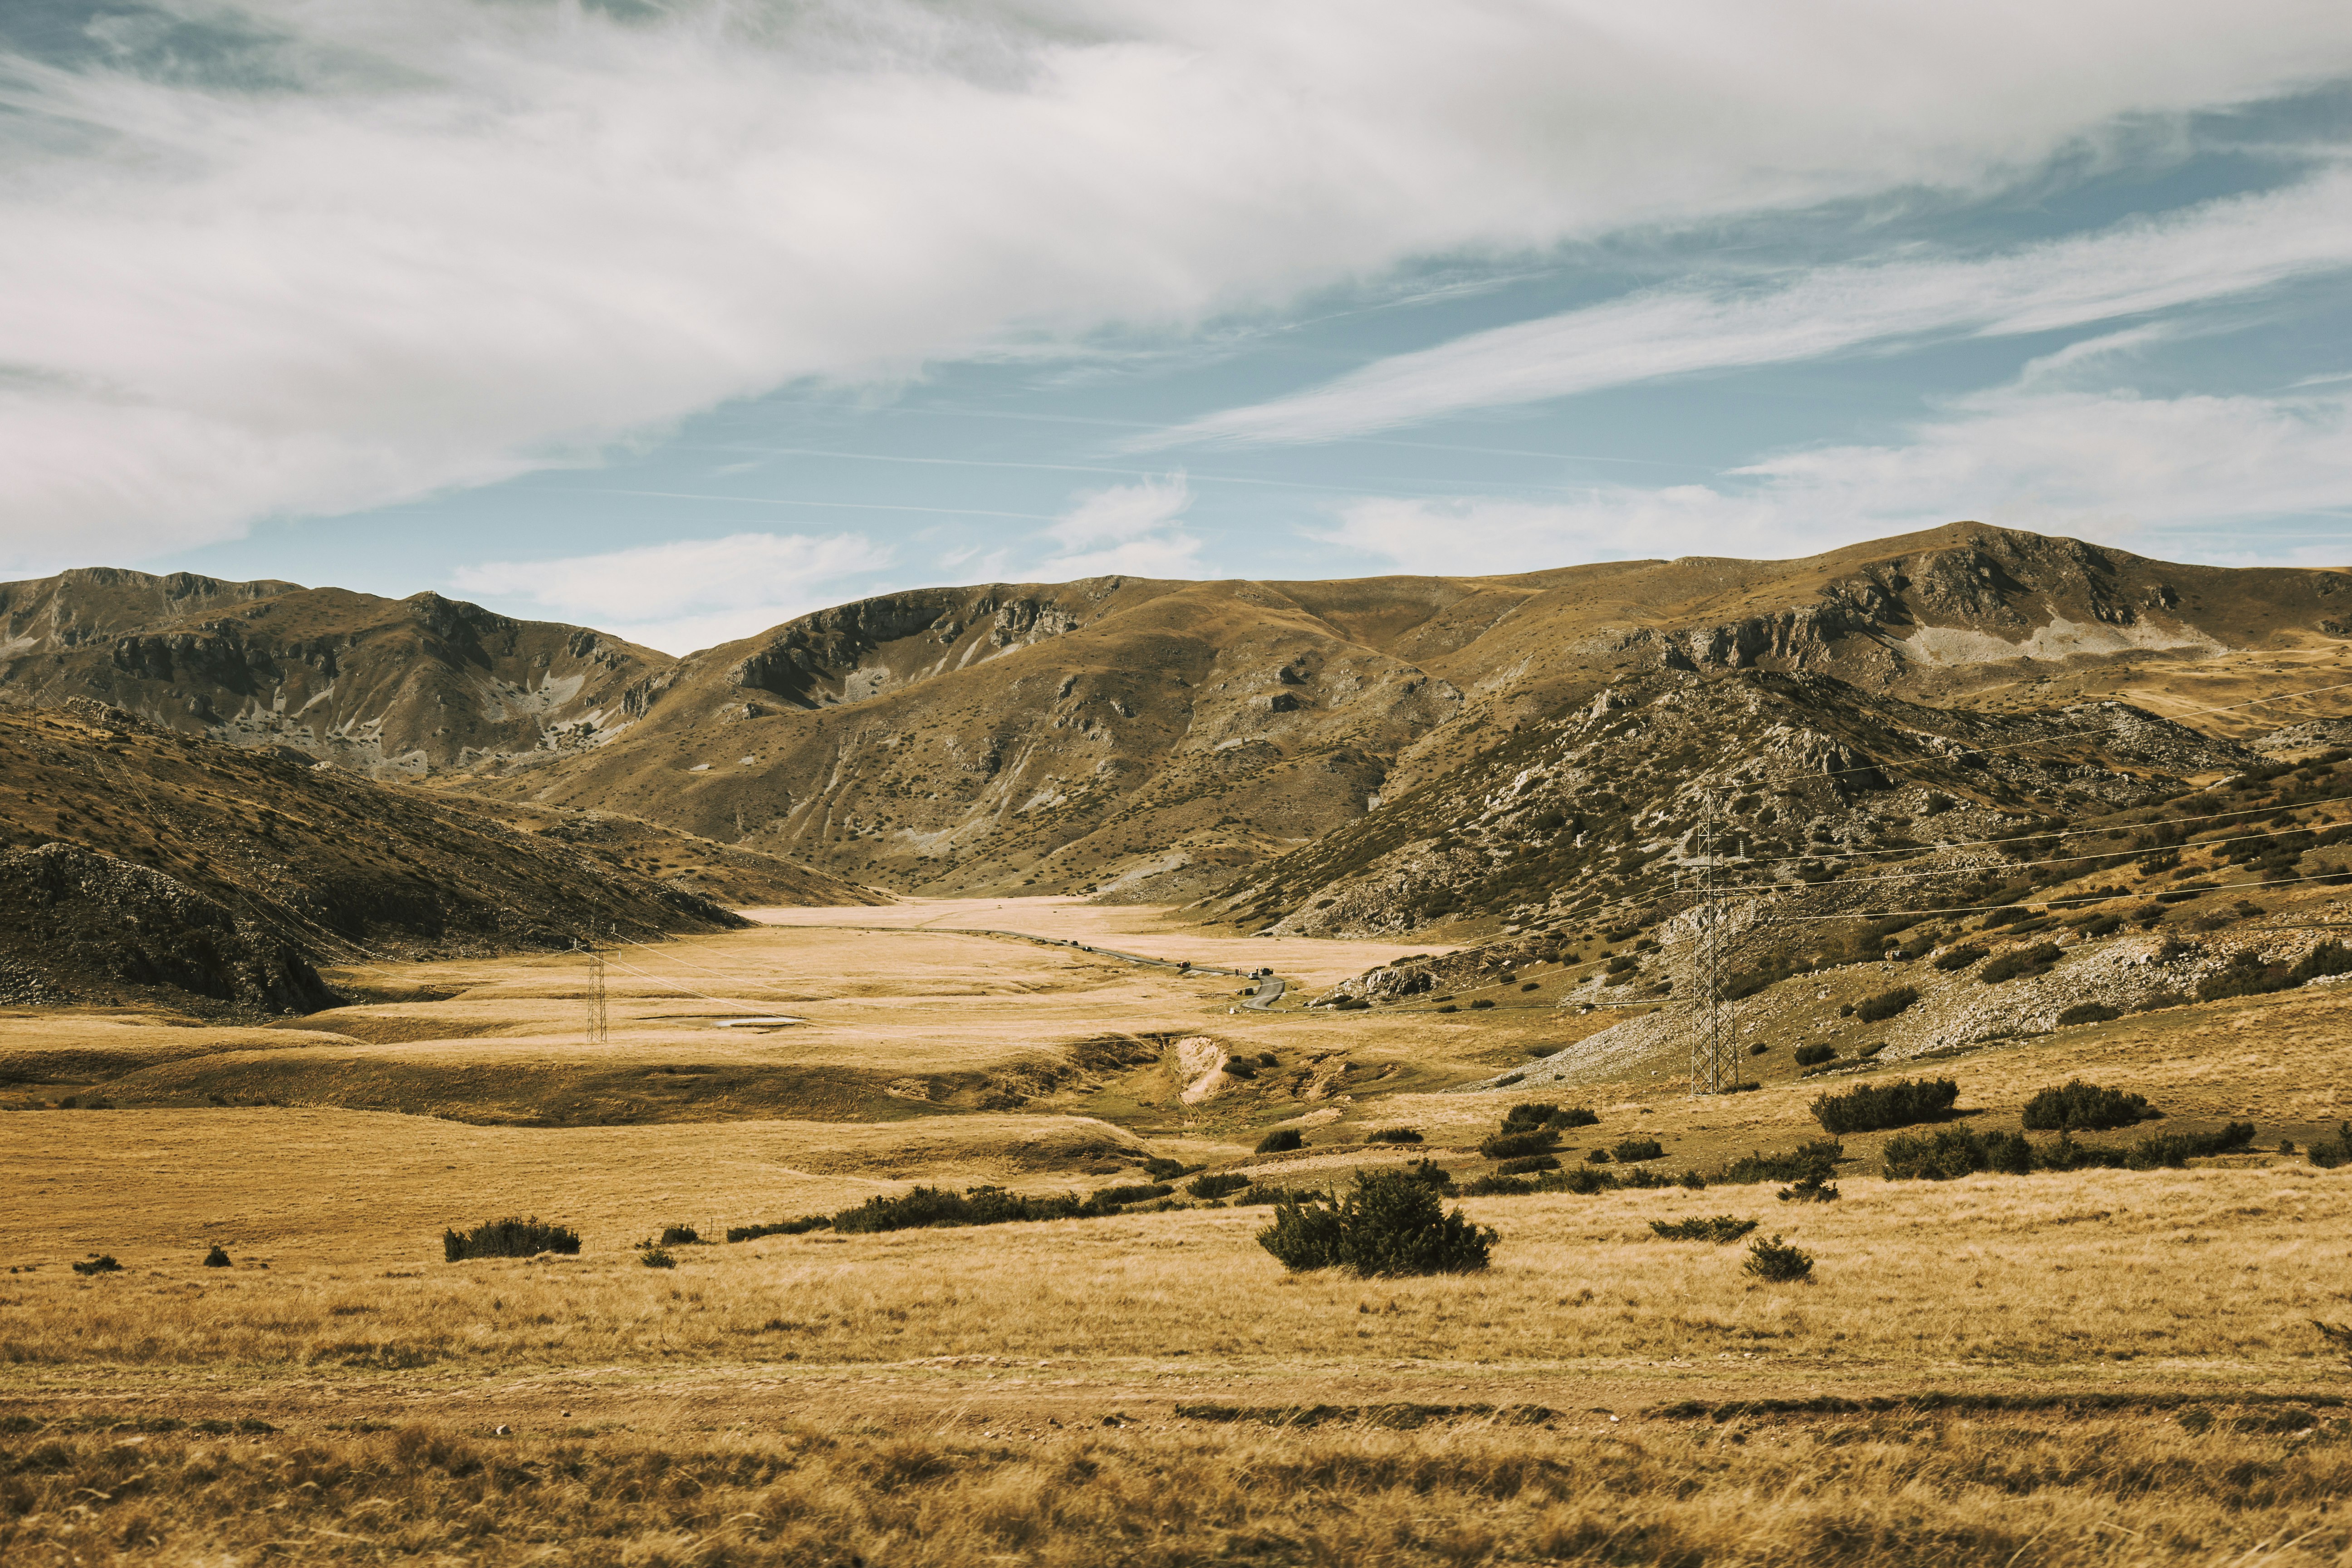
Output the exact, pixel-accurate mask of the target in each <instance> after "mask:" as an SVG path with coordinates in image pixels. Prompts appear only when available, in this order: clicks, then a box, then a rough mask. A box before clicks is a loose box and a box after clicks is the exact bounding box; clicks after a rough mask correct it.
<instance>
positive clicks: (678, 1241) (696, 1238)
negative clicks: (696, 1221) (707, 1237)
mask: <svg viewBox="0 0 2352 1568" xmlns="http://www.w3.org/2000/svg"><path fill="white" fill-rule="evenodd" d="M661 1245H662V1246H664V1247H700V1246H702V1245H704V1243H703V1240H702V1237H701V1235H700V1234H699V1233H698V1232H697V1231H696V1230H695V1228H694V1227H693V1226H690V1225H670V1226H663V1227H662V1233H661Z"/></svg>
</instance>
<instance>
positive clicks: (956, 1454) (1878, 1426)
mask: <svg viewBox="0 0 2352 1568" xmlns="http://www.w3.org/2000/svg"><path fill="white" fill-rule="evenodd" d="M2295 1419H2296V1420H2300V1421H2302V1422H2305V1423H2308V1422H2309V1421H2310V1420H2311V1417H2310V1415H2308V1414H2307V1413H2298V1415H2297V1416H2296V1417H2295ZM2292 1424H2293V1423H2292V1422H2290V1421H2284V1420H2281V1419H2279V1418H2277V1417H2276V1416H2274V1415H2272V1416H2252V1417H2243V1418H2239V1419H2235V1420H2229V1419H2225V1420H2223V1421H2221V1422H2218V1423H2216V1424H2215V1425H2213V1426H2211V1427H2210V1429H2208V1430H2206V1431H2204V1432H2203V1433H2201V1434H2199V1433H2192V1432H2191V1431H2189V1430H2188V1429H2187V1428H2186V1427H2185V1426H2183V1425H2182V1424H2181V1423H2180V1422H2179V1421H2177V1420H2175V1419H2171V1418H2157V1417H2150V1416H2141V1417H2126V1418H2123V1419H2089V1420H2076V1421H2073V1422H2068V1421H2065V1420H2063V1418H2059V1419H2055V1420H2045V1421H2026V1422H2020V1421H2017V1420H1994V1421H1972V1420H1965V1419H1935V1418H1927V1419H1923V1418H1906V1417H1895V1416H1889V1417H1880V1418H1873V1419H1866V1420H1843V1421H1837V1422H1830V1423H1824V1422H1822V1421H1819V1420H1814V1421H1810V1422H1778V1423H1775V1422H1759V1423H1747V1424H1741V1423H1731V1424H1726V1425H1713V1424H1707V1423H1697V1424H1687V1423H1685V1424H1670V1423H1664V1422H1649V1423H1643V1424H1642V1425H1641V1426H1639V1427H1638V1428H1631V1427H1629V1428H1622V1429H1615V1428H1612V1429H1609V1430H1606V1431H1589V1430H1588V1431H1559V1430H1548V1429H1543V1428H1527V1427H1512V1428H1501V1427H1496V1426H1491V1425H1488V1424H1484V1423H1454V1424H1451V1425H1447V1426H1439V1427H1434V1428H1424V1429H1423V1430H1420V1431H1414V1432H1392V1431H1384V1430H1379V1429H1373V1428H1368V1427H1363V1426H1355V1427H1348V1428H1339V1429H1335V1428H1331V1427H1319V1428H1316V1429H1313V1430H1310V1431H1297V1430H1282V1429H1269V1428H1266V1427H1263V1426H1246V1427H1233V1426H1224V1427H1207V1428H1202V1427H1183V1426H1162V1427H1160V1428H1156V1429H1142V1428H1121V1429H1118V1430H1116V1431H1105V1430H1096V1431H1090V1432H1087V1433H1082V1434H1081V1433H1068V1434H1065V1433H1053V1434H1049V1435H1046V1436H1034V1437H1012V1436H1003V1435H999V1436H995V1437H993V1438H985V1437H984V1438H980V1439H978V1440H961V1439H956V1438H950V1437H945V1436H938V1435H935V1434H929V1433H920V1432H911V1433H895V1434H894V1433H887V1432H880V1431H876V1430H872V1429H866V1430H856V1429H843V1430H835V1431H824V1430H816V1429H807V1428H803V1429H791V1430H785V1431H782V1432H774V1433H765V1434H742V1433H737V1434H725V1435H720V1434H708V1433H705V1434H696V1435H693V1436H687V1437H677V1438H663V1437H646V1436H626V1435H617V1436H615V1435H607V1436H574V1437H549V1438H496V1437H483V1436H469V1435H465V1434H461V1433H459V1432H457V1431H454V1430H452V1429H449V1428H446V1427H439V1426H427V1425H421V1424H420V1425H410V1426H402V1427H400V1428H399V1429H397V1430H394V1431H386V1432H379V1433H374V1434H367V1435H358V1436H353V1435H348V1434H346V1435H333V1436H317V1437H294V1436H289V1435H287V1434H276V1435H273V1436H268V1437H217V1436H215V1437H194V1438H191V1437H188V1436H184V1435H180V1434H173V1435H169V1436H135V1435H125V1434H124V1433H121V1432H116V1433H110V1434H89V1435H57V1434H52V1433H48V1432H35V1433H27V1434H22V1435H18V1436H9V1437H6V1438H0V1559H5V1561H7V1562H10V1563H26V1564H35V1563H39V1564H47V1563H60V1564H62V1563H82V1564H94V1563H118V1562H136V1563H189V1564H197V1563H207V1564H209V1563H230V1562H238V1561H253V1560H256V1559H257V1558H264V1559H267V1560H268V1561H272V1562H280V1563H313V1562H316V1563H376V1562H394V1561H399V1562H432V1563H442V1562H459V1561H462V1562H466V1563H488V1564H501V1563H533V1564H570V1563H632V1564H643V1565H646V1568H652V1565H656V1564H718V1563H742V1564H751V1563H808V1564H818V1563H841V1564H848V1563H873V1564H881V1563H888V1564H892V1565H894V1568H920V1565H926V1564H942V1565H944V1564H955V1563H972V1562H981V1561H1013V1562H1021V1563H1043V1564H1095V1563H1129V1564H1136V1565H1139V1568H1142V1565H1154V1564H1180V1563H1203V1562H1209V1561H1220V1562H1231V1561H1242V1562H1256V1563H1314V1564H1334V1565H1339V1564H1346V1565H1350V1568H1365V1565H1378V1564H1408V1563H1410V1564H1419V1563H1448V1564H1465V1565H1466V1564H1476V1563H1612V1564H1624V1563H1701V1562H1704V1563H1718V1564H1722V1563H1805V1564H1808V1565H1809V1568H1832V1565H1843V1564H1857V1565H1859V1564H1887V1565H1893V1564H1904V1565H1906V1568H1907V1565H1911V1564H1921V1563H1936V1564H1953V1565H1969V1564H1979V1563H1981V1564H1986V1565H1988V1568H2059V1565H2065V1564H2093V1563H2096V1564H2109V1563H2113V1564H2124V1563H2132V1564H2148V1563H2223V1562H2227V1563H2248V1564H2252V1563H2263V1564H2279V1565H2287V1564H2303V1563H2314V1564H2316V1563H2336V1562H2340V1561H2342V1558H2343V1555H2344V1553H2346V1552H2347V1551H2352V1519H2347V1516H2346V1515H2345V1514H2344V1513H2343V1512H2342V1511H2341V1510H2338V1509H2336V1508H2334V1507H2333V1506H2332V1505H2333V1504H2334V1503H2335V1502H2336V1500H2338V1499H2340V1498H2341V1497H2342V1496H2343V1495H2344V1494H2345V1493H2346V1491H2347V1489H2352V1423H2347V1422H2344V1421H2341V1420H2327V1421H2322V1422H2319V1423H2318V1424H2317V1425H2316V1426H2305V1429H2304V1430H2302V1431H2300V1432H2294V1431H2286V1430H2281V1429H2280V1428H2283V1427H2285V1426H2290V1425H2292Z"/></svg>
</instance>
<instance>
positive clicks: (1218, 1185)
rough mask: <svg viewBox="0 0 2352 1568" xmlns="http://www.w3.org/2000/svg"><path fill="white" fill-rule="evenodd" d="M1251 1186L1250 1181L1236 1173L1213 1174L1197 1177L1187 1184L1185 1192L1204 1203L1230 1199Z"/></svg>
mask: <svg viewBox="0 0 2352 1568" xmlns="http://www.w3.org/2000/svg"><path fill="white" fill-rule="evenodd" d="M1249 1184H1250V1179H1249V1178H1248V1177H1247V1176H1244V1175H1242V1174H1240V1173H1235V1172H1212V1173H1209V1174H1206V1175H1200V1176H1195V1177H1193V1178H1192V1181H1190V1182H1189V1183H1187V1184H1185V1187H1184V1190H1185V1191H1186V1192H1188V1193H1190V1194H1192V1195H1193V1196H1194V1197H1196V1198H1199V1199H1201V1200H1202V1201H1203V1202H1208V1201H1211V1200H1213V1199H1216V1198H1223V1197H1230V1196H1232V1195H1233V1194H1235V1193H1237V1192H1240V1191H1241V1190H1242V1189H1243V1188H1244V1187H1246V1186H1248V1185H1249Z"/></svg>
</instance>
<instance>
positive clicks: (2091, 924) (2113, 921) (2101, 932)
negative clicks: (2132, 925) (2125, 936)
mask: <svg viewBox="0 0 2352 1568" xmlns="http://www.w3.org/2000/svg"><path fill="white" fill-rule="evenodd" d="M2074 929H2075V930H2077V931H2081V932H2082V933H2083V934H2084V936H2105V935H2107V934H2108V933H2109V932H2111V931H2121V930H2123V929H2124V922H2123V917H2121V916H2120V915H2093V916H2092V917H2091V918H2090V919H2089V920H2086V921H2083V922H2082V924H2080V925H2078V926H2076V927H2075V928H2074Z"/></svg>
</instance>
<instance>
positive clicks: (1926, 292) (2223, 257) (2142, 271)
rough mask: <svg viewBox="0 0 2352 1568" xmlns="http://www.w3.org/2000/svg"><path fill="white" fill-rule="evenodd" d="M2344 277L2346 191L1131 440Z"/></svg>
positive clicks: (1684, 322)
mask: <svg viewBox="0 0 2352 1568" xmlns="http://www.w3.org/2000/svg"><path fill="white" fill-rule="evenodd" d="M2346 268H2352V174H2343V173H2339V172H2335V171H2330V172H2329V173H2327V174H2323V175H2321V176H2319V177H2317V178H2315V179H2313V180H2310V181H2308V182H2306V183H2305V184H2300V185H2297V186H2294V187H2293V188H2290V189H2288V190H2285V191H2282V192H2277V193H2273V194H2268V195H2258V196H2243V197H2235V198H2231V199H2229V200H2225V201H2216V202H2211V203H2208V204H2206V205H2201V206H2199V207H2195V208H2192V209H2189V211H2186V212H2182V213H2178V214H2173V215H2168V216H2166V217H2163V218H2160V219H2157V220H2153V221H2137V222H2132V223H2128V224H2124V225H2121V226H2117V227H2116V228H2113V229H2109V230H2107V231H2105V232H2103V233H2099V234H2095V235H2089V236H2085V237H2078V238H2072V239H2065V240H2058V241H2053V242H2049V243H2046V244H2041V245H2033V246H2028V247H2022V248H2021V249H2018V250H2014V251H2011V252H2008V253H2006V254H2002V255H1999V256H1993V257H1990V258H1979V259H1931V260H1916V259H1900V260H1892V261H1883V262H1876V263H1871V264H1864V265H1854V266H1840V267H1824V268H1818V269H1815V270H1813V271H1811V272H1809V273H1807V274H1805V275H1803V276H1802V277H1800V278H1798V279H1794V280H1793V281H1785V282H1782V283H1780V286H1779V287H1776V288H1773V289H1768V290H1765V291H1762V292H1750V293H1744V294H1727V293H1711V292H1705V291H1697V290H1692V289H1660V290H1655V291H1652V292H1645V293H1641V294H1636V295H1633V296H1632V297H1631V298H1628V299H1624V300H1613V301H1612V302H1610V303H1608V304H1605V305H1596V306H1591V307H1589V308H1587V309H1584V310H1570V311H1567V312H1565V313H1563V314H1560V315H1556V316H1548V317H1545V318H1543V319H1541V320H1539V321H1519V322H1514V323H1513V324H1511V325H1509V326H1506V327H1496V328H1493V329H1491V330H1489V331H1483V332H1474V333H1471V334H1469V335H1467V336H1465V337H1461V338H1456V339H1454V341H1453V342H1447V343H1442V344H1440V345H1438V346H1437V347H1435V348H1431V349H1423V350H1420V351H1418V352H1415V353H1403V354H1396V355H1392V356H1391V357H1389V358H1387V359H1383V360H1381V361H1378V362H1376V363H1372V364H1370V365H1367V366H1365V367H1364V368H1363V369H1361V370H1359V371H1355V372H1352V373H1350V374H1347V375H1344V376H1341V377H1339V378H1338V379H1337V380H1335V381H1332V382H1330V383H1328V384H1325V385H1323V386H1320V387H1317V388H1315V389H1313V390H1311V391H1308V392H1304V393H1300V394H1297V395H1294V396H1289V397H1283V398H1277V399H1276V400H1274V401H1272V402H1269V403H1263V404H1258V405H1255V406H1252V407H1247V408H1236V409H1230V410H1227V411H1226V412H1223V413H1221V414H1213V415H1210V416H1207V417H1205V418H1202V419H1198V420H1194V421H1192V423H1190V424H1188V425H1185V426H1180V427H1178V428H1177V429H1175V430H1172V431H1169V432H1166V433H1163V434H1160V435H1157V436H1154V437H1150V438H1148V442H1146V443H1139V444H1148V445H1150V446H1155V447H1156V446H1169V445H1174V444H1178V443H1181V442H1188V441H1220V442H1235V443H1254V442H1284V441H1328V440H1333V439H1337V438H1341V437H1349V436H1356V435H1361V434H1364V433H1366V432H1369V431H1374V430H1386V429H1391V428H1394V427H1395V426H1401V425H1409V424H1412V423H1414V422H1416V421H1418V420H1423V419H1429V418H1433V417H1436V416H1443V415H1447V414H1458V413H1462V412H1465V411H1467V410H1470V409H1475V408H1491V407H1497V406H1502V405H1511V404H1521V403H1532V402H1538V401H1540V400H1542V399H1544V398H1550V397H1564V396H1567V395H1571V394H1575V393H1584V392H1593V391H1598V390H1600V389H1601V388H1603V387H1610V386H1624V385H1629V384H1633V383H1636V382H1643V381H1654V380H1657V379H1660V378H1662V377H1664V376H1670V375H1680V374H1689V373H1692V372H1695V371H1710V370H1729V369H1738V368H1742V367H1747V366H1754V365H1761V364H1776V363H1789V362H1791V361H1798V360H1808V359H1818V358H1821V357H1822V356H1823V355H1827V354H1833V353H1840V352H1842V351H1847V350H1852V349H1854V348H1858V347H1861V346H1863V345H1864V344H1870V343H1881V342H1892V341H1899V340H1904V339H1910V338H1917V337H1920V336H1923V335H1929V334H1944V335H1958V334H1965V333H1975V334H1979V335H1986V336H1996V335H2005V334H2011V333H2019V332H2038V331H2050V330H2053V329H2055V328H2063V327H2070V326H2076V325H2080V324H2082V323H2084V322H2089V321H2106V320H2111V319H2114V318H2117V317H2123V316H2132V315H2138V314H2141V313H2144V312H2147V311H2151V310H2162V309H2166V308H2168V307H2175V306H2180V305H2185V304H2189V303H2193V302H2195V301H2198V300H2212V299H2221V298H2227V297H2230V296H2232V295H2240V294H2245V293H2250V292H2252V291H2253V290H2256V289H2264V288H2268V287H2271V286H2273V285H2275V284H2279V283H2284V282H2288V281H2291V280H2294V279H2301V278H2308V277H2315V276H2318V275H2321V274H2325V273H2328V272H2336V271H2342V270H2344V269H2346Z"/></svg>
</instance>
